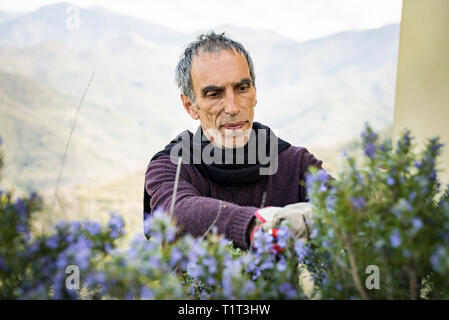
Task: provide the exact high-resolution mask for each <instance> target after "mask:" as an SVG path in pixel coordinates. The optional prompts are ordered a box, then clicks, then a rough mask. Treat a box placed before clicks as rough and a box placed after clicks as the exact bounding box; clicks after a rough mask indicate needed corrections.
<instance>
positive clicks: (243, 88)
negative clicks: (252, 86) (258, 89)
mask: <svg viewBox="0 0 449 320" xmlns="http://www.w3.org/2000/svg"><path fill="white" fill-rule="evenodd" d="M248 89H249V84H244V85H242V86H240V87H239V90H240V91H242V92H243V91H246V90H248Z"/></svg>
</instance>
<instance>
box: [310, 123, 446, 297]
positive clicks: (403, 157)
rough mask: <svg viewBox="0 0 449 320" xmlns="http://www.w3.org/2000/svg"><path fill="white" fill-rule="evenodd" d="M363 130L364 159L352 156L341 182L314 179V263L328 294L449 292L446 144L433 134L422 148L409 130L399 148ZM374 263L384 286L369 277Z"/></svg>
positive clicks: (435, 294) (427, 294)
mask: <svg viewBox="0 0 449 320" xmlns="http://www.w3.org/2000/svg"><path fill="white" fill-rule="evenodd" d="M361 138H362V147H363V150H364V162H363V164H362V166H360V167H358V166H357V164H356V161H355V159H354V158H353V157H347V161H346V167H345V168H343V170H342V171H341V174H340V177H339V181H338V182H336V181H327V176H326V175H325V174H324V173H323V172H316V173H315V174H314V175H310V176H309V178H308V180H307V184H308V190H309V192H310V198H311V202H312V204H313V206H314V207H315V209H316V213H317V216H316V219H315V224H316V230H317V233H316V236H315V237H314V239H313V240H312V241H311V242H310V243H309V244H308V247H309V248H314V251H315V254H314V255H312V256H311V257H312V258H311V260H312V261H310V262H309V263H308V266H309V267H310V269H311V271H313V272H315V275H316V279H317V282H316V284H317V286H319V287H320V290H321V293H322V297H323V298H357V299H358V298H364V299H366V298H376V299H417V298H449V294H448V289H447V288H449V278H448V275H449V268H448V267H449V264H448V262H449V255H448V253H449V251H448V249H447V248H449V198H448V191H447V190H448V189H447V188H446V191H445V193H444V194H443V196H441V197H440V199H439V200H438V201H437V200H436V199H437V196H438V193H439V192H440V183H439V182H438V179H437V169H436V167H435V165H436V163H435V160H436V158H437V156H438V155H439V153H440V149H441V147H442V145H441V144H440V143H438V139H437V138H435V139H430V140H429V141H428V143H427V145H426V148H425V149H424V150H423V151H422V152H421V154H419V155H417V154H415V153H413V151H412V149H413V145H412V138H411V137H410V133H409V132H408V131H405V132H404V133H403V135H402V136H401V138H400V139H399V141H398V142H397V145H396V148H395V150H394V151H393V148H392V143H391V140H386V141H384V142H380V141H378V140H379V139H378V136H377V134H376V133H374V132H373V131H372V130H371V128H370V127H368V126H367V127H366V129H365V131H364V132H363V133H362V135H361ZM329 186H331V187H329ZM367 268H368V271H367ZM374 269H376V270H377V271H378V276H379V277H378V278H379V283H378V285H377V287H378V288H370V287H371V286H370V285H367V284H366V282H370V281H369V280H371V279H368V281H366V280H367V277H368V276H369V274H370V272H372V271H369V270H374ZM367 272H368V273H367Z"/></svg>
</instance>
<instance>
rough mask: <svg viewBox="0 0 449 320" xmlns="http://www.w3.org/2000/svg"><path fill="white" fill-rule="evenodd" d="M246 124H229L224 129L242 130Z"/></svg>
mask: <svg viewBox="0 0 449 320" xmlns="http://www.w3.org/2000/svg"><path fill="white" fill-rule="evenodd" d="M245 123H246V121H241V122H233V123H227V124H225V125H224V126H223V127H225V128H226V129H229V130H237V129H241V128H242V127H243V126H244V125H245Z"/></svg>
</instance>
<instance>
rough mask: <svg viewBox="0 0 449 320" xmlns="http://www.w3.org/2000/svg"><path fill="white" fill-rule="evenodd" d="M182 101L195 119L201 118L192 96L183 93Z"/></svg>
mask: <svg viewBox="0 0 449 320" xmlns="http://www.w3.org/2000/svg"><path fill="white" fill-rule="evenodd" d="M181 101H182V105H183V106H184V109H186V111H187V113H188V114H189V115H190V117H192V119H193V120H198V119H199V118H200V116H199V114H198V110H197V109H196V108H195V106H194V104H193V103H192V101H191V100H190V98H189V97H187V96H186V95H184V94H182V93H181Z"/></svg>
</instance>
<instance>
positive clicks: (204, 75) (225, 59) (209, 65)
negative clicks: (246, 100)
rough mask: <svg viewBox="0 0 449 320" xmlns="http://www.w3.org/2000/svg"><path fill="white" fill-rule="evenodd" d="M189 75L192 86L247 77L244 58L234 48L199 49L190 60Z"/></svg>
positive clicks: (224, 82)
mask: <svg viewBox="0 0 449 320" xmlns="http://www.w3.org/2000/svg"><path fill="white" fill-rule="evenodd" d="M190 72H191V76H192V82H193V86H194V88H198V86H202V85H211V84H214V85H225V84H226V83H228V82H238V81H240V80H242V79H243V78H249V77H250V74H249V67H248V63H247V61H246V58H245V56H244V55H243V54H241V53H240V52H237V51H235V50H233V51H231V50H226V49H223V50H221V51H220V52H218V53H217V52H204V51H200V53H199V54H198V55H195V57H194V58H193V60H192V67H191V71H190Z"/></svg>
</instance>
